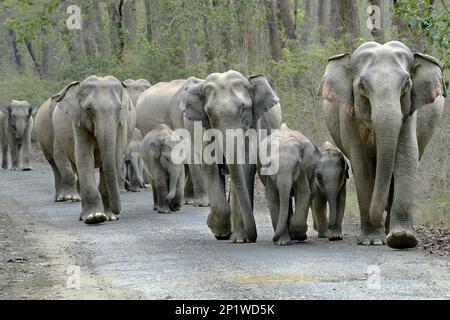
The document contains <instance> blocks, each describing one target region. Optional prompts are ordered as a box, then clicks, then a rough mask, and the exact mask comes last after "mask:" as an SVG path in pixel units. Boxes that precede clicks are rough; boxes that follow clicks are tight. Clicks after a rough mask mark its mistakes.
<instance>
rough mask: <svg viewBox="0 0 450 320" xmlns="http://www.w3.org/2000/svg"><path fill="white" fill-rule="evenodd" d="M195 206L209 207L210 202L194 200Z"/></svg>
mask: <svg viewBox="0 0 450 320" xmlns="http://www.w3.org/2000/svg"><path fill="white" fill-rule="evenodd" d="M194 207H201V208H205V207H209V203H208V202H194Z"/></svg>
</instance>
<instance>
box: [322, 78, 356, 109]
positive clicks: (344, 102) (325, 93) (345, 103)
mask: <svg viewBox="0 0 450 320" xmlns="http://www.w3.org/2000/svg"><path fill="white" fill-rule="evenodd" d="M333 88H335V86H334V85H333V84H332V83H330V82H329V81H326V80H324V81H322V84H321V96H322V97H323V98H324V99H325V100H327V101H328V102H330V103H332V104H335V105H339V106H342V107H343V108H345V110H346V111H347V112H349V113H352V112H353V103H352V102H351V101H349V100H348V99H347V97H343V96H340V95H338V94H337V93H336V91H335V90H334V89H333Z"/></svg>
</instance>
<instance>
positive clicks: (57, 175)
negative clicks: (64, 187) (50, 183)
mask: <svg viewBox="0 0 450 320" xmlns="http://www.w3.org/2000/svg"><path fill="white" fill-rule="evenodd" d="M48 163H49V164H50V166H51V167H52V171H53V178H54V180H55V197H54V201H55V202H58V195H59V191H60V190H61V174H60V173H59V170H58V167H57V166H56V164H55V162H54V161H53V160H51V161H49V162H48Z"/></svg>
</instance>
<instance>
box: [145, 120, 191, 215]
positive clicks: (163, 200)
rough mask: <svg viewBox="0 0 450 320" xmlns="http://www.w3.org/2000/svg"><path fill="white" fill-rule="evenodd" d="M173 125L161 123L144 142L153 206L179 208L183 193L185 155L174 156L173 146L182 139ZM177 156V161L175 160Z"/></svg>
mask: <svg viewBox="0 0 450 320" xmlns="http://www.w3.org/2000/svg"><path fill="white" fill-rule="evenodd" d="M181 142H182V141H181V138H180V137H179V136H177V135H176V134H175V133H174V132H173V131H172V129H170V128H169V127H168V126H166V125H164V124H162V125H159V126H158V127H157V128H156V129H154V130H152V131H150V132H149V133H148V134H147V135H146V136H145V137H144V139H143V140H142V142H141V152H142V158H143V161H144V166H145V168H146V169H147V172H148V173H149V175H150V183H151V185H152V191H153V203H154V207H153V209H154V210H158V213H169V212H170V211H180V209H181V203H182V201H183V193H184V180H185V174H184V164H183V163H184V159H181V158H180V159H174V158H173V157H172V150H173V149H174V148H175V146H177V145H179V144H180V143H181ZM175 160H178V161H175Z"/></svg>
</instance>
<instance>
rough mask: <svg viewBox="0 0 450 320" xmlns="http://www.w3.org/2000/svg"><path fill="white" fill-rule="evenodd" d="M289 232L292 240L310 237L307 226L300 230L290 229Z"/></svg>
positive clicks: (303, 239)
mask: <svg viewBox="0 0 450 320" xmlns="http://www.w3.org/2000/svg"><path fill="white" fill-rule="evenodd" d="M289 234H290V237H291V240H295V241H305V240H306V239H308V236H307V235H306V228H302V229H301V230H298V231H295V230H289Z"/></svg>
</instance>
